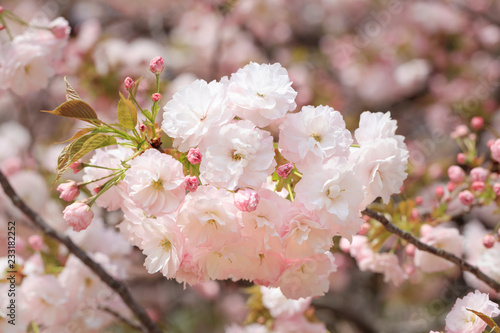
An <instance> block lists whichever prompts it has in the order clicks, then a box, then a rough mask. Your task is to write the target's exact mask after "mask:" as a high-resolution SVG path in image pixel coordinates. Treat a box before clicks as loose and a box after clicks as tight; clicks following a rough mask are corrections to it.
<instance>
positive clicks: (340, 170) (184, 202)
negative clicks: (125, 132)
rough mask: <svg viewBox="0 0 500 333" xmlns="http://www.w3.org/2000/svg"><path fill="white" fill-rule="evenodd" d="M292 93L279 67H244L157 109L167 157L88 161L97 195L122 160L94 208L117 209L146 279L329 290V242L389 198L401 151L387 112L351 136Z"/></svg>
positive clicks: (293, 293)
mask: <svg viewBox="0 0 500 333" xmlns="http://www.w3.org/2000/svg"><path fill="white" fill-rule="evenodd" d="M125 83H126V84H127V80H126V82H125ZM131 87H132V85H131V84H130V83H128V88H127V89H130V88H131ZM296 96H297V93H296V91H295V90H294V89H293V88H292V82H291V81H290V79H289V76H288V73H287V70H286V69H285V68H283V67H282V66H281V65H280V64H278V63H275V64H272V65H270V64H257V63H253V62H251V63H250V64H248V65H246V66H245V67H243V68H241V69H239V70H238V71H237V72H236V73H233V74H232V75H231V77H230V78H227V77H224V78H222V79H221V80H220V81H212V82H206V81H204V80H195V81H194V82H192V83H191V84H189V85H186V86H183V87H181V88H179V91H178V92H177V93H176V94H175V95H174V96H173V97H172V99H171V100H170V101H169V102H168V103H166V105H165V106H164V108H163V121H162V123H161V129H162V130H163V131H164V133H165V134H167V135H168V136H169V137H170V138H171V139H172V142H173V148H172V149H169V150H167V152H170V154H168V153H162V152H160V150H158V149H153V148H150V149H146V150H145V151H144V152H143V153H141V154H140V155H139V156H137V157H135V156H132V155H133V154H134V150H133V149H127V148H121V147H119V148H105V149H103V150H98V151H97V152H96V154H95V156H94V157H93V158H92V160H91V164H94V165H99V166H104V167H105V168H91V167H89V168H85V176H84V181H85V182H86V183H89V186H90V188H89V189H90V190H92V191H94V190H95V189H96V188H97V191H96V192H98V191H99V186H100V185H102V182H104V181H102V180H101V179H103V178H106V176H107V175H109V174H110V173H111V172H112V171H110V170H116V169H119V168H120V166H121V165H122V162H123V161H124V160H125V159H131V160H130V161H129V162H128V163H129V166H128V167H127V168H126V171H125V173H124V178H123V181H121V182H118V183H117V184H116V186H114V187H112V188H111V190H109V192H106V193H104V194H102V195H101V194H100V195H99V197H98V198H97V200H96V203H97V204H98V205H100V206H102V207H105V208H108V209H110V210H114V209H117V208H122V210H123V211H124V214H125V220H124V221H123V222H122V224H120V226H119V227H120V229H121V231H122V233H123V234H124V236H125V238H127V239H128V240H129V241H130V242H131V243H132V244H133V245H136V246H138V247H139V248H140V249H142V251H143V253H144V254H145V255H146V262H145V266H146V267H147V269H148V271H149V272H150V273H154V272H158V271H160V272H161V273H162V274H163V275H164V276H166V277H168V278H175V279H176V280H177V281H178V282H181V283H188V284H190V285H194V284H197V283H199V282H202V281H206V280H208V279H233V280H240V279H245V280H250V281H253V282H255V283H258V284H260V285H263V286H271V287H279V288H281V291H282V292H283V294H285V295H286V296H287V297H290V298H300V297H307V296H318V295H323V294H324V293H325V292H326V291H328V286H329V282H328V276H329V275H330V273H332V272H334V271H335V270H336V265H335V263H334V259H333V256H332V253H331V252H330V248H331V247H332V245H333V240H332V239H333V237H334V236H336V235H341V236H343V237H347V238H351V237H352V236H353V235H355V234H356V233H357V232H358V231H359V229H360V227H361V225H362V224H363V220H362V219H361V213H360V212H361V211H362V210H363V209H364V208H365V207H366V206H367V205H368V204H369V203H371V202H372V201H373V200H375V199H376V198H377V197H381V198H382V200H383V201H384V202H385V203H387V202H388V201H389V198H390V195H392V194H394V193H399V190H400V188H401V186H402V185H403V181H404V179H405V178H406V173H405V170H406V164H407V161H408V151H407V150H406V145H405V144H404V142H403V137H402V136H400V135H396V133H395V132H396V128H397V125H396V121H395V120H392V119H391V117H390V113H385V114H383V113H371V112H364V113H363V114H362V115H361V119H360V124H359V128H358V129H357V130H356V131H355V132H354V138H353V136H352V134H351V133H350V131H349V130H347V129H346V125H345V122H344V120H343V117H342V115H341V113H340V112H339V111H336V110H334V109H333V108H332V107H328V106H322V105H320V106H316V107H314V106H304V107H303V108H302V109H301V110H299V111H297V112H292V111H294V110H295V108H296V103H295V98H296ZM273 128H275V129H276V128H278V129H279V130H277V131H275V132H273V130H272V129H273ZM273 135H274V136H273ZM274 137H276V138H278V140H277V142H275V139H274ZM186 160H187V161H186ZM106 168H108V170H107V169H106ZM273 175H274V177H273ZM273 179H274V180H273ZM94 181H95V182H94ZM100 182H101V183H100ZM111 191H112V192H111ZM72 206H73V205H72ZM72 206H69V207H72ZM75 208H79V207H76V206H75ZM75 215H78V214H75ZM87 221H88V219H87ZM68 222H70V220H69V216H68ZM74 228H75V230H78V229H83V228H82V227H81V224H78V225H77V226H76V227H74Z"/></svg>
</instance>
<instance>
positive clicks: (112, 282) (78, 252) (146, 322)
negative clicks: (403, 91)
mask: <svg viewBox="0 0 500 333" xmlns="http://www.w3.org/2000/svg"><path fill="white" fill-rule="evenodd" d="M0 184H1V185H2V188H3V190H4V192H5V194H6V195H7V196H8V197H9V198H10V200H11V201H12V203H13V204H14V205H15V206H16V207H17V208H19V209H20V210H21V211H22V212H23V213H24V214H25V215H26V216H27V217H28V219H29V220H30V221H31V222H32V223H33V224H34V225H35V226H36V227H37V228H38V229H40V230H41V231H42V232H43V233H44V234H45V235H46V236H48V237H50V238H52V239H54V240H56V241H58V242H59V243H61V244H63V245H64V246H66V248H67V249H68V251H69V252H70V253H72V254H73V255H75V256H76V257H77V258H78V259H80V260H81V262H82V263H83V264H85V265H86V266H87V267H88V268H90V269H91V270H92V271H93V272H94V273H95V274H96V275H97V276H99V278H101V280H102V281H103V282H104V283H106V284H107V285H108V286H109V287H110V288H111V289H113V290H114V291H115V292H116V293H118V295H120V297H121V299H122V300H123V302H124V303H125V304H126V305H127V306H128V308H129V309H130V310H131V311H132V313H134V315H135V316H136V317H137V319H138V320H139V321H140V322H141V324H142V326H143V331H144V332H150V333H161V330H160V328H159V327H158V326H157V325H156V324H155V323H154V322H153V321H152V320H151V318H149V316H148V315H147V313H146V311H144V309H143V308H142V306H141V305H140V304H139V303H137V301H136V300H135V299H134V297H133V296H132V294H131V293H130V291H129V290H128V288H127V286H126V285H125V284H124V283H123V282H122V281H120V280H117V279H115V278H114V277H112V276H111V275H110V274H109V273H108V272H106V271H105V270H104V269H103V268H102V266H101V265H99V264H98V263H96V262H95V261H94V260H92V258H90V257H89V256H88V255H87V254H86V253H85V252H84V251H83V250H82V249H81V248H80V247H79V246H78V245H76V244H75V243H74V242H73V241H72V240H71V238H69V237H68V236H67V235H64V234H62V233H59V232H58V231H57V230H55V229H53V228H52V227H51V226H49V225H48V224H47V222H45V221H44V220H43V219H42V218H41V217H40V215H38V214H37V213H35V212H34V211H33V210H32V209H31V208H30V207H28V205H26V203H25V202H24V201H23V200H22V199H21V197H19V195H18V194H17V193H16V192H15V191H14V189H13V188H12V186H11V185H10V183H9V181H8V180H7V177H5V175H4V174H3V173H2V171H0Z"/></svg>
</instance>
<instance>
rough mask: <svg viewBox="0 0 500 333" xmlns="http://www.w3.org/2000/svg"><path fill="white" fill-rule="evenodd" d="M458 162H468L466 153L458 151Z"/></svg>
mask: <svg viewBox="0 0 500 333" xmlns="http://www.w3.org/2000/svg"><path fill="white" fill-rule="evenodd" d="M457 162H458V163H459V164H465V162H467V157H466V156H465V154H464V153H458V155H457Z"/></svg>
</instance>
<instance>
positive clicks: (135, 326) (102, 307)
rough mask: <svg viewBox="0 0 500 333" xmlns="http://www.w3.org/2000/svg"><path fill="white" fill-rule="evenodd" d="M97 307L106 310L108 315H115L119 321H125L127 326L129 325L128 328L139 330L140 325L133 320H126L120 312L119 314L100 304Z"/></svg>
mask: <svg viewBox="0 0 500 333" xmlns="http://www.w3.org/2000/svg"><path fill="white" fill-rule="evenodd" d="M98 309H100V310H102V311H104V312H107V313H109V314H110V315H112V316H113V317H116V319H118V320H120V321H121V322H123V323H125V324H126V325H127V326H129V327H130V328H133V329H134V330H141V327H140V326H138V325H136V324H134V323H133V322H131V321H130V320H128V319H127V318H125V317H124V316H122V315H121V314H119V313H118V312H116V311H114V310H112V309H110V308H108V307H106V306H100V307H98Z"/></svg>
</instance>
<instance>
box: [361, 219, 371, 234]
mask: <svg viewBox="0 0 500 333" xmlns="http://www.w3.org/2000/svg"><path fill="white" fill-rule="evenodd" d="M371 227H372V225H371V224H370V223H368V222H365V223H363V224H362V225H361V228H360V229H359V231H358V235H361V236H364V235H366V234H367V233H368V231H370V229H371Z"/></svg>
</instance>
